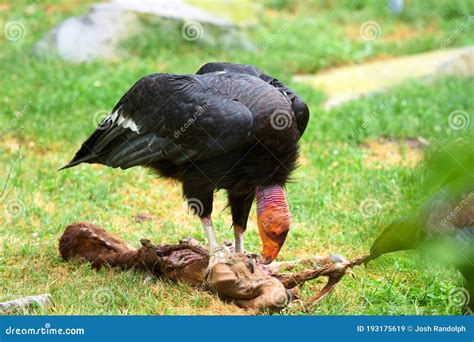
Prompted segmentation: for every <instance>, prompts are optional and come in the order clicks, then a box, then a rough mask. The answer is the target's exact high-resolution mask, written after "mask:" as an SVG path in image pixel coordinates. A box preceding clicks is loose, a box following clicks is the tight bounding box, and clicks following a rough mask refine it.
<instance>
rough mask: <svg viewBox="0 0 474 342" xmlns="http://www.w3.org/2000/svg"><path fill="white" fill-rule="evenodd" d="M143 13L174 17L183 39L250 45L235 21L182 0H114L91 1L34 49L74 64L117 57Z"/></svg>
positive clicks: (250, 47)
mask: <svg viewBox="0 0 474 342" xmlns="http://www.w3.org/2000/svg"><path fill="white" fill-rule="evenodd" d="M143 15H147V16H150V15H151V16H157V17H160V18H164V19H165V21H169V20H172V21H175V22H176V26H177V28H176V30H177V32H179V31H178V30H180V29H181V36H182V38H183V39H184V40H187V41H196V42H197V43H200V44H208V45H221V46H222V47H223V48H231V49H232V48H234V49H245V50H254V49H255V47H254V45H253V44H252V43H251V42H250V41H249V40H248V39H247V38H246V37H245V36H244V35H243V33H242V32H240V31H239V30H238V27H237V26H236V25H234V24H232V23H231V22H229V21H226V20H223V19H221V18H218V17H216V16H214V15H211V14H209V13H207V12H206V11H204V10H201V9H199V8H196V7H194V6H191V5H189V4H186V3H184V2H181V1H167V0H135V1H130V0H115V1H112V2H108V3H99V4H95V5H92V6H91V8H90V9H89V12H88V13H86V14H85V15H83V16H79V17H72V18H69V19H67V20H65V21H64V22H62V23H61V24H59V25H58V26H57V27H56V28H54V29H53V30H52V31H50V32H49V33H47V34H46V35H45V36H44V37H43V39H41V40H40V41H39V42H38V43H36V45H35V46H34V47H33V52H34V53H35V54H36V55H40V56H48V55H52V54H56V55H59V56H60V57H61V58H63V59H65V60H68V61H71V62H78V63H80V62H88V61H91V60H94V59H96V58H104V59H110V58H114V57H118V56H120V54H121V51H120V42H121V41H123V40H126V39H128V38H130V37H132V36H134V35H137V34H139V33H140V31H141V29H142V25H141V22H140V18H141V17H142V16H143ZM156 29H157V30H159V29H160V26H159V25H157V27H156ZM148 34H152V32H149V31H148Z"/></svg>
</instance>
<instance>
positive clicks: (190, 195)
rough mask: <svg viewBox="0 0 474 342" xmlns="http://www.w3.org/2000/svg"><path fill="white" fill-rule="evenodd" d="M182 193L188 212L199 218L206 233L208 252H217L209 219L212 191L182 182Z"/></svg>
mask: <svg viewBox="0 0 474 342" xmlns="http://www.w3.org/2000/svg"><path fill="white" fill-rule="evenodd" d="M183 193H184V196H185V197H186V200H187V202H188V208H189V210H190V211H191V212H192V213H193V214H195V215H197V216H199V218H200V220H201V223H202V225H203V227H204V230H205V231H206V236H207V242H208V244H209V251H210V252H211V253H213V252H215V251H217V250H219V249H220V246H219V243H218V242H217V238H216V233H215V231H214V227H213V225H212V219H211V213H212V202H213V199H214V189H212V188H211V189H203V188H202V187H201V186H199V187H198V186H195V185H191V184H189V183H186V182H184V183H183Z"/></svg>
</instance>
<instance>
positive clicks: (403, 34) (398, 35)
mask: <svg viewBox="0 0 474 342" xmlns="http://www.w3.org/2000/svg"><path fill="white" fill-rule="evenodd" d="M440 33H441V32H440V30H439V29H438V27H437V26H436V25H435V24H434V23H429V24H428V25H425V26H424V27H423V30H417V29H415V28H414V27H410V26H408V25H406V24H402V23H399V24H396V26H395V27H394V28H393V30H392V32H390V33H389V34H387V35H385V36H382V39H383V40H384V41H386V42H400V41H404V40H410V39H417V38H421V37H424V36H431V35H438V34H440Z"/></svg>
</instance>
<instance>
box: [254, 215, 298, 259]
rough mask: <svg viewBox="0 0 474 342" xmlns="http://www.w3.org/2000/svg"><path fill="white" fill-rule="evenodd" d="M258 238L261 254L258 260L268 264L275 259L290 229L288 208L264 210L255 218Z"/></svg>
mask: <svg viewBox="0 0 474 342" xmlns="http://www.w3.org/2000/svg"><path fill="white" fill-rule="evenodd" d="M257 224H258V230H259V233H260V239H261V240H262V244H263V247H262V254H261V255H260V257H259V259H258V261H259V262H260V263H261V264H265V265H267V264H269V263H271V262H272V261H273V260H275V259H276V257H277V256H278V253H279V252H280V249H281V247H282V246H283V244H284V243H285V240H286V236H287V234H288V231H289V230H290V215H289V211H288V210H281V209H280V210H272V209H269V210H266V211H265V212H264V213H262V214H261V215H259V216H258V218H257Z"/></svg>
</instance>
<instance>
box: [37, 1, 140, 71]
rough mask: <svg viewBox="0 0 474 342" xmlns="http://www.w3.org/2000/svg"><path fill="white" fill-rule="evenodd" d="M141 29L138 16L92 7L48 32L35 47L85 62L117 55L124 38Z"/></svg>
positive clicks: (117, 10)
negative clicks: (82, 14)
mask: <svg viewBox="0 0 474 342" xmlns="http://www.w3.org/2000/svg"><path fill="white" fill-rule="evenodd" d="M138 32H139V21H138V17H137V15H136V14H135V13H133V12H127V11H123V10H120V9H112V8H108V9H105V8H104V9H100V8H98V9H96V8H91V10H90V11H89V13H88V14H86V15H84V16H81V17H72V18H69V19H66V20H65V21H63V22H62V23H61V24H59V26H57V27H56V28H55V29H53V30H52V31H51V32H49V33H47V34H46V36H45V37H44V38H43V39H42V40H40V41H39V42H38V43H37V44H36V45H35V46H34V47H33V52H34V53H35V54H37V55H50V54H57V55H59V56H61V57H62V58H63V59H65V60H68V61H71V62H86V61H90V60H93V59H95V58H97V57H101V58H111V57H114V56H116V55H117V54H118V44H119V42H120V41H121V40H123V39H126V38H128V37H130V36H131V35H133V34H136V33H138Z"/></svg>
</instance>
